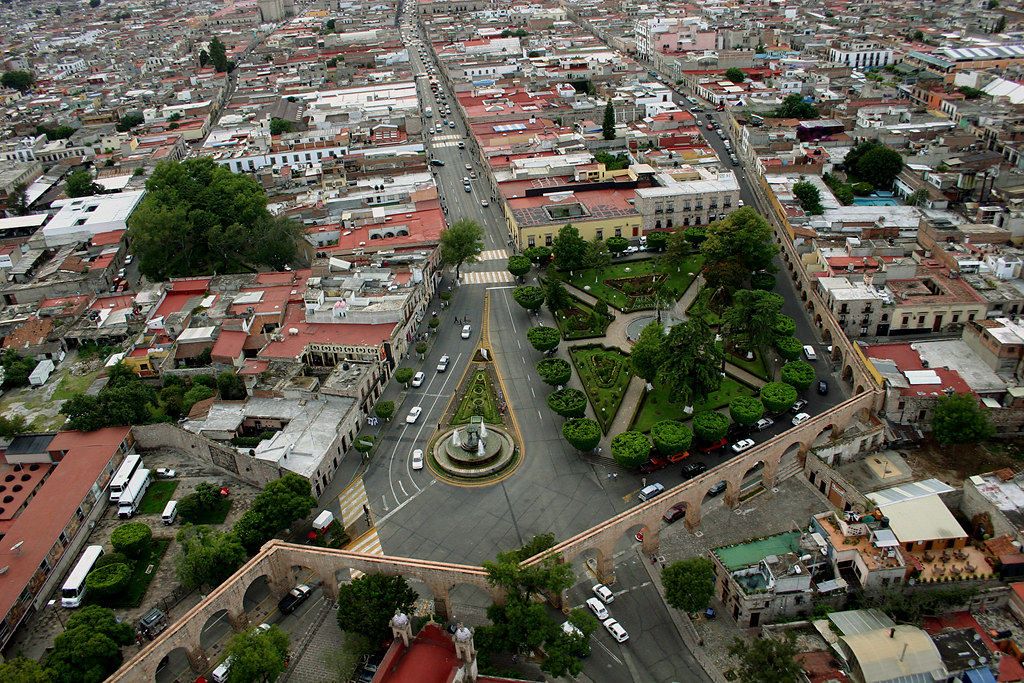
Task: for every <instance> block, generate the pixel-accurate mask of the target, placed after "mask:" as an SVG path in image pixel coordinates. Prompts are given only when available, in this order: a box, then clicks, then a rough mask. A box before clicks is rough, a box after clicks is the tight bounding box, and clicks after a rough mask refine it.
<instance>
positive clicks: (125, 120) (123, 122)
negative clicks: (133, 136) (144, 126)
mask: <svg viewBox="0 0 1024 683" xmlns="http://www.w3.org/2000/svg"><path fill="white" fill-rule="evenodd" d="M145 120H146V119H145V117H144V116H143V115H142V114H140V113H139V112H137V111H133V112H129V113H127V114H125V115H124V116H122V117H121V118H120V120H119V121H118V122H117V125H116V126H115V128H117V130H118V131H120V132H122V133H127V132H128V131H130V130H131V129H132V128H134V127H135V126H138V125H139V124H141V123H142V122H143V121H145Z"/></svg>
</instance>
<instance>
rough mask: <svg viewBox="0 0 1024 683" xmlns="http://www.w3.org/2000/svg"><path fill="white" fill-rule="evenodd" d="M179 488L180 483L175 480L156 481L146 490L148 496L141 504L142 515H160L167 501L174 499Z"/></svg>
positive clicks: (143, 498)
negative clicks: (175, 491)
mask: <svg viewBox="0 0 1024 683" xmlns="http://www.w3.org/2000/svg"><path fill="white" fill-rule="evenodd" d="M176 488H178V482H176V481H173V480H170V481H168V480H163V481H154V482H153V483H151V484H150V485H149V489H147V490H146V495H144V496H143V497H142V502H141V503H139V514H140V515H158V514H160V513H161V512H163V511H164V506H166V505H167V501H169V500H170V499H171V498H173V497H174V490H175V489H176Z"/></svg>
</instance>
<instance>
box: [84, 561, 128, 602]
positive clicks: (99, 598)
mask: <svg viewBox="0 0 1024 683" xmlns="http://www.w3.org/2000/svg"><path fill="white" fill-rule="evenodd" d="M131 578H132V568H131V567H130V566H128V565H127V564H125V563H123V562H117V563H115V564H108V565H106V566H104V567H100V568H98V569H93V570H92V571H91V572H89V574H88V575H87V576H86V577H85V589H86V590H87V591H88V592H89V597H90V598H91V599H93V600H95V601H96V602H99V603H101V604H102V603H105V602H108V601H110V600H113V599H114V598H117V597H119V596H121V595H122V594H123V593H124V592H125V591H126V589H127V588H128V582H129V581H131Z"/></svg>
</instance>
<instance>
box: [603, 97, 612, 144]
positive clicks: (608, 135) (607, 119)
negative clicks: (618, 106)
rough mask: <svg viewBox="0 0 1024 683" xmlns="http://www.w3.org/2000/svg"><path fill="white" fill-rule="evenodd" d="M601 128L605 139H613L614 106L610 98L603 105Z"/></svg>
mask: <svg viewBox="0 0 1024 683" xmlns="http://www.w3.org/2000/svg"><path fill="white" fill-rule="evenodd" d="M601 128H602V132H603V133H604V139H605V140H614V139H615V107H614V106H613V105H612V101H611V100H608V104H606V105H604V123H603V124H602V126H601Z"/></svg>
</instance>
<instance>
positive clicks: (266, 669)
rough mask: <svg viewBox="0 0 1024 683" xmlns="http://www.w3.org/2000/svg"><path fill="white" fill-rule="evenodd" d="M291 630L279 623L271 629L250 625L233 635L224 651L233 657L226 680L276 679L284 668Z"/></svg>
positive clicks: (230, 682) (235, 682)
mask: <svg viewBox="0 0 1024 683" xmlns="http://www.w3.org/2000/svg"><path fill="white" fill-rule="evenodd" d="M288 644H289V637H288V634H287V633H285V632H284V631H282V630H281V628H280V627H279V626H276V625H275V626H271V627H270V630H268V631H259V630H257V629H250V630H248V631H243V632H241V633H237V634H235V635H234V636H232V638H231V640H230V641H228V645H227V647H226V648H225V649H224V651H225V652H226V653H227V655H228V656H229V657H231V669H230V671H229V672H228V682H227V683H249V681H273V680H275V679H276V678H277V677H278V676H279V675H280V674H281V673H282V672H283V671H284V669H285V660H286V659H287V658H288Z"/></svg>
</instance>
